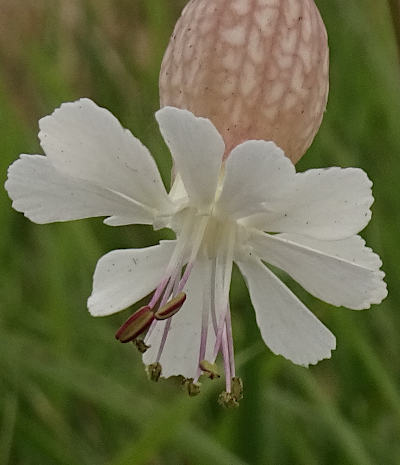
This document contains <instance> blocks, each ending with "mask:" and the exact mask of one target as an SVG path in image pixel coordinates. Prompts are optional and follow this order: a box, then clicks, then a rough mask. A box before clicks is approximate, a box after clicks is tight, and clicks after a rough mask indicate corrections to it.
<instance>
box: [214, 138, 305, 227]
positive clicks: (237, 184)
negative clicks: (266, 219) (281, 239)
mask: <svg viewBox="0 0 400 465" xmlns="http://www.w3.org/2000/svg"><path fill="white" fill-rule="evenodd" d="M295 174H296V171H295V168H294V165H293V163H292V162H291V161H290V160H289V158H287V157H286V156H285V154H284V153H283V151H282V150H281V149H280V148H279V147H277V146H276V145H275V144H274V142H266V141H262V140H251V141H247V142H244V143H243V144H240V145H238V146H237V147H236V148H234V149H233V150H232V152H231V154H230V155H229V157H228V159H227V161H226V162H225V178H224V184H223V189H222V192H221V196H220V198H219V200H218V203H217V208H218V210H219V211H221V212H222V213H225V214H227V215H229V216H231V217H234V218H242V217H245V216H249V215H251V214H253V213H255V212H257V211H260V210H261V211H262V210H264V209H265V208H264V207H263V205H262V204H263V203H265V202H266V203H267V204H271V203H274V202H276V201H277V200H278V199H279V198H280V195H281V191H282V187H284V188H286V189H287V186H288V185H289V184H290V182H292V183H293V181H294V176H295Z"/></svg>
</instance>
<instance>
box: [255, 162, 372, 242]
mask: <svg viewBox="0 0 400 465" xmlns="http://www.w3.org/2000/svg"><path fill="white" fill-rule="evenodd" d="M371 187H372V182H371V181H370V180H369V179H368V176H367V175H366V173H365V172H364V171H363V170H361V169H358V168H336V167H334V168H328V169H313V170H309V171H306V172H304V173H297V174H296V176H295V182H294V184H293V186H292V188H290V189H288V191H287V192H286V193H285V194H284V195H282V197H281V198H280V200H279V202H277V203H276V205H272V207H271V209H270V211H269V212H267V213H265V214H260V215H257V216H255V217H253V218H250V219H249V220H248V222H247V224H248V225H251V226H254V227H257V228H259V229H262V230H264V231H267V232H287V233H294V234H301V235H305V236H310V237H314V238H315V239H322V240H339V239H345V238H347V237H351V236H353V235H355V234H357V233H358V232H360V231H361V230H362V229H363V228H364V227H365V226H366V225H367V224H368V222H369V221H370V219H371V211H370V207H371V205H372V203H373V197H372V190H371Z"/></svg>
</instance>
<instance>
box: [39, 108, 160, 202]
mask: <svg viewBox="0 0 400 465" xmlns="http://www.w3.org/2000/svg"><path fill="white" fill-rule="evenodd" d="M39 126H40V133H39V138H40V142H41V145H42V147H43V150H44V151H45V153H46V155H47V156H48V157H49V160H50V161H51V162H52V164H53V165H54V167H55V168H56V169H57V170H58V171H60V172H62V173H64V174H68V175H69V176H72V177H75V178H77V179H84V180H87V181H90V182H92V183H94V184H96V185H98V186H101V187H104V188H108V189H111V190H114V191H116V192H119V193H121V194H123V195H126V196H127V197H130V198H132V199H133V200H135V201H137V202H140V203H143V204H145V205H147V206H148V207H151V208H154V209H160V208H162V207H163V206H164V205H165V204H166V203H167V194H166V191H165V188H164V185H163V183H162V180H161V177H160V174H159V172H158V169H157V166H156V164H155V162H154V160H153V158H152V157H151V155H150V153H149V151H148V150H147V148H146V147H145V146H144V145H143V144H142V143H141V142H140V141H139V140H138V139H136V138H135V137H134V136H133V135H132V134H131V132H130V131H128V130H127V129H124V128H123V127H122V126H121V124H120V123H119V121H118V120H117V119H116V118H115V117H114V116H113V115H112V114H111V113H110V112H109V111H108V110H106V109H104V108H101V107H98V106H97V105H96V104H95V103H94V102H92V101H91V100H89V99H81V100H79V101H77V102H73V103H64V104H63V105H61V107H60V108H58V109H57V110H55V111H54V113H53V114H52V115H50V116H46V117H45V118H42V119H41V120H40V122H39Z"/></svg>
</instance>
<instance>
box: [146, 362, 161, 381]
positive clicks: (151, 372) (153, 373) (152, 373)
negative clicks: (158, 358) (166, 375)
mask: <svg viewBox="0 0 400 465" xmlns="http://www.w3.org/2000/svg"><path fill="white" fill-rule="evenodd" d="M146 371H147V375H148V377H149V379H150V381H154V382H157V381H158V380H159V379H160V376H161V371H162V368H161V364H160V363H158V362H155V363H151V364H150V365H147V367H146Z"/></svg>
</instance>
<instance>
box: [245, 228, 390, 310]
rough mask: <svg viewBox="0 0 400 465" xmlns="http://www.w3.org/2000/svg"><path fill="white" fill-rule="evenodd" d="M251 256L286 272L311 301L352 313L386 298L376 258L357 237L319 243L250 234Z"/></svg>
mask: <svg viewBox="0 0 400 465" xmlns="http://www.w3.org/2000/svg"><path fill="white" fill-rule="evenodd" d="M250 243H251V245H252V246H253V247H254V251H255V253H256V254H257V255H258V256H259V257H260V258H261V259H262V260H265V261H266V262H268V263H271V265H274V266H277V267H279V268H281V269H282V270H284V271H286V272H287V273H288V274H289V275H290V276H291V277H292V278H293V279H294V280H296V281H297V282H298V283H299V284H301V285H302V286H303V287H304V289H306V290H307V291H308V292H310V293H311V294H312V295H314V296H315V297H318V298H319V299H321V300H324V301H325V302H328V303H330V304H332V305H336V306H338V307H339V306H341V305H343V306H345V307H348V308H352V309H355V310H361V309H365V308H369V307H370V306H371V304H379V303H380V302H382V300H383V299H384V298H385V297H386V295H387V290H386V284H385V282H384V281H383V278H384V276H385V274H384V273H383V272H382V271H378V270H379V268H380V266H381V261H380V259H379V257H378V256H377V255H376V254H374V253H373V252H372V250H371V249H369V248H368V247H365V242H364V240H363V239H362V238H361V237H360V236H353V237H351V238H349V239H343V240H340V241H319V240H317V239H311V238H307V237H304V236H299V235H295V234H279V235H273V236H271V235H268V234H261V233H257V234H253V236H252V238H251V240H250Z"/></svg>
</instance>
